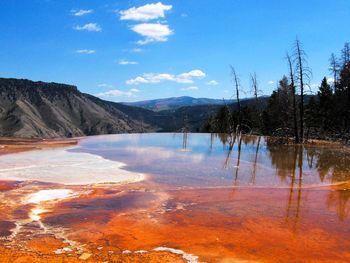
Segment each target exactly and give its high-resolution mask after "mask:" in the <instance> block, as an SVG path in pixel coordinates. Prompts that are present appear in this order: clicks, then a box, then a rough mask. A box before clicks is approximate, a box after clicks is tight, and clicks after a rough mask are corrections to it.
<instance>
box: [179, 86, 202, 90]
mask: <svg viewBox="0 0 350 263" xmlns="http://www.w3.org/2000/svg"><path fill="white" fill-rule="evenodd" d="M181 90H184V91H191V90H199V88H198V87H197V86H191V87H187V88H182V89H181Z"/></svg>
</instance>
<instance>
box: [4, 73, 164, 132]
mask: <svg viewBox="0 0 350 263" xmlns="http://www.w3.org/2000/svg"><path fill="white" fill-rule="evenodd" d="M118 106H121V107H120V108H118ZM129 112H133V114H134V115H135V114H138V115H140V116H147V115H149V116H152V114H153V112H151V111H148V110H144V109H140V108H133V107H130V106H125V105H118V104H117V103H109V102H105V101H103V100H100V99H98V98H96V97H93V96H91V95H88V94H84V93H81V92H79V91H78V89H77V88H76V87H75V86H71V85H64V84H58V83H44V82H33V81H30V80H23V79H4V78H0V136H15V137H42V138H52V137H71V136H83V135H95V134H110V133H128V132H141V131H157V130H160V128H159V127H156V126H153V125H150V124H147V123H145V122H143V121H142V122H141V121H140V120H141V119H143V117H140V118H132V117H130V116H129V115H128V113H129Z"/></svg>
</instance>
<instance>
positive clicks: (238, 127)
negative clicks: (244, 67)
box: [230, 66, 241, 132]
mask: <svg viewBox="0 0 350 263" xmlns="http://www.w3.org/2000/svg"><path fill="white" fill-rule="evenodd" d="M230 67H231V74H232V77H233V81H234V84H235V88H236V100H237V109H238V124H237V129H236V131H237V132H239V131H240V129H241V102H240V98H239V78H238V77H237V74H236V70H235V68H234V67H233V66H230Z"/></svg>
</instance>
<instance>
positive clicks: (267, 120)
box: [204, 39, 350, 143]
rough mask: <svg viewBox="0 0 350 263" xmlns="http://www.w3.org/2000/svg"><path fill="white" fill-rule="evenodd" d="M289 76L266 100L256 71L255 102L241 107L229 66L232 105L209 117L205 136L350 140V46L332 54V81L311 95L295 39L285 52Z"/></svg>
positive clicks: (301, 51) (237, 85)
mask: <svg viewBox="0 0 350 263" xmlns="http://www.w3.org/2000/svg"><path fill="white" fill-rule="evenodd" d="M286 65H287V68H288V72H287V74H286V75H284V76H283V77H282V78H281V80H280V81H279V83H278V86H277V88H276V89H275V90H274V91H273V92H272V94H271V95H270V96H268V97H267V96H261V91H260V90H259V85H258V81H257V76H256V73H253V74H251V75H250V82H251V90H250V92H251V94H253V100H252V99H250V100H249V103H246V104H245V105H243V103H242V102H243V100H242V98H241V96H240V94H241V92H242V91H243V90H242V87H241V84H240V79H239V77H238V74H237V72H236V70H235V68H234V67H233V66H230V70H231V74H232V81H233V84H234V85H233V86H234V97H235V99H236V102H235V103H234V104H232V105H228V104H225V105H224V106H223V107H222V108H221V109H220V110H219V111H218V112H217V113H216V114H214V115H211V116H210V117H209V119H208V121H207V124H206V125H205V128H204V130H205V131H207V132H217V133H250V134H258V135H270V136H276V138H279V140H281V141H282V142H284V141H291V140H293V142H295V143H303V142H305V141H306V140H308V139H313V138H316V139H339V140H345V141H347V142H349V141H350V43H345V45H344V47H343V49H342V50H341V52H340V55H339V56H337V55H335V54H331V56H330V59H329V70H330V75H331V77H330V78H327V77H324V78H323V79H322V81H321V84H320V85H319V87H318V91H317V93H316V94H315V93H312V91H311V87H310V81H311V77H312V71H311V69H310V68H309V67H308V61H307V55H306V53H305V51H304V49H303V48H302V43H301V42H300V41H299V40H298V39H296V40H295V42H294V45H293V49H292V52H291V54H289V53H287V54H286Z"/></svg>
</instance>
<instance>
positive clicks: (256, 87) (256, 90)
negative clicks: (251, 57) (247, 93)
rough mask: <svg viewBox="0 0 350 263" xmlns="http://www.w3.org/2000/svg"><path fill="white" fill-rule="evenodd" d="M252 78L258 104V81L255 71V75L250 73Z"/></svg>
mask: <svg viewBox="0 0 350 263" xmlns="http://www.w3.org/2000/svg"><path fill="white" fill-rule="evenodd" d="M250 80H251V82H252V88H253V93H254V98H255V104H256V106H258V81H257V79H256V73H255V72H254V74H253V75H250Z"/></svg>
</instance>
